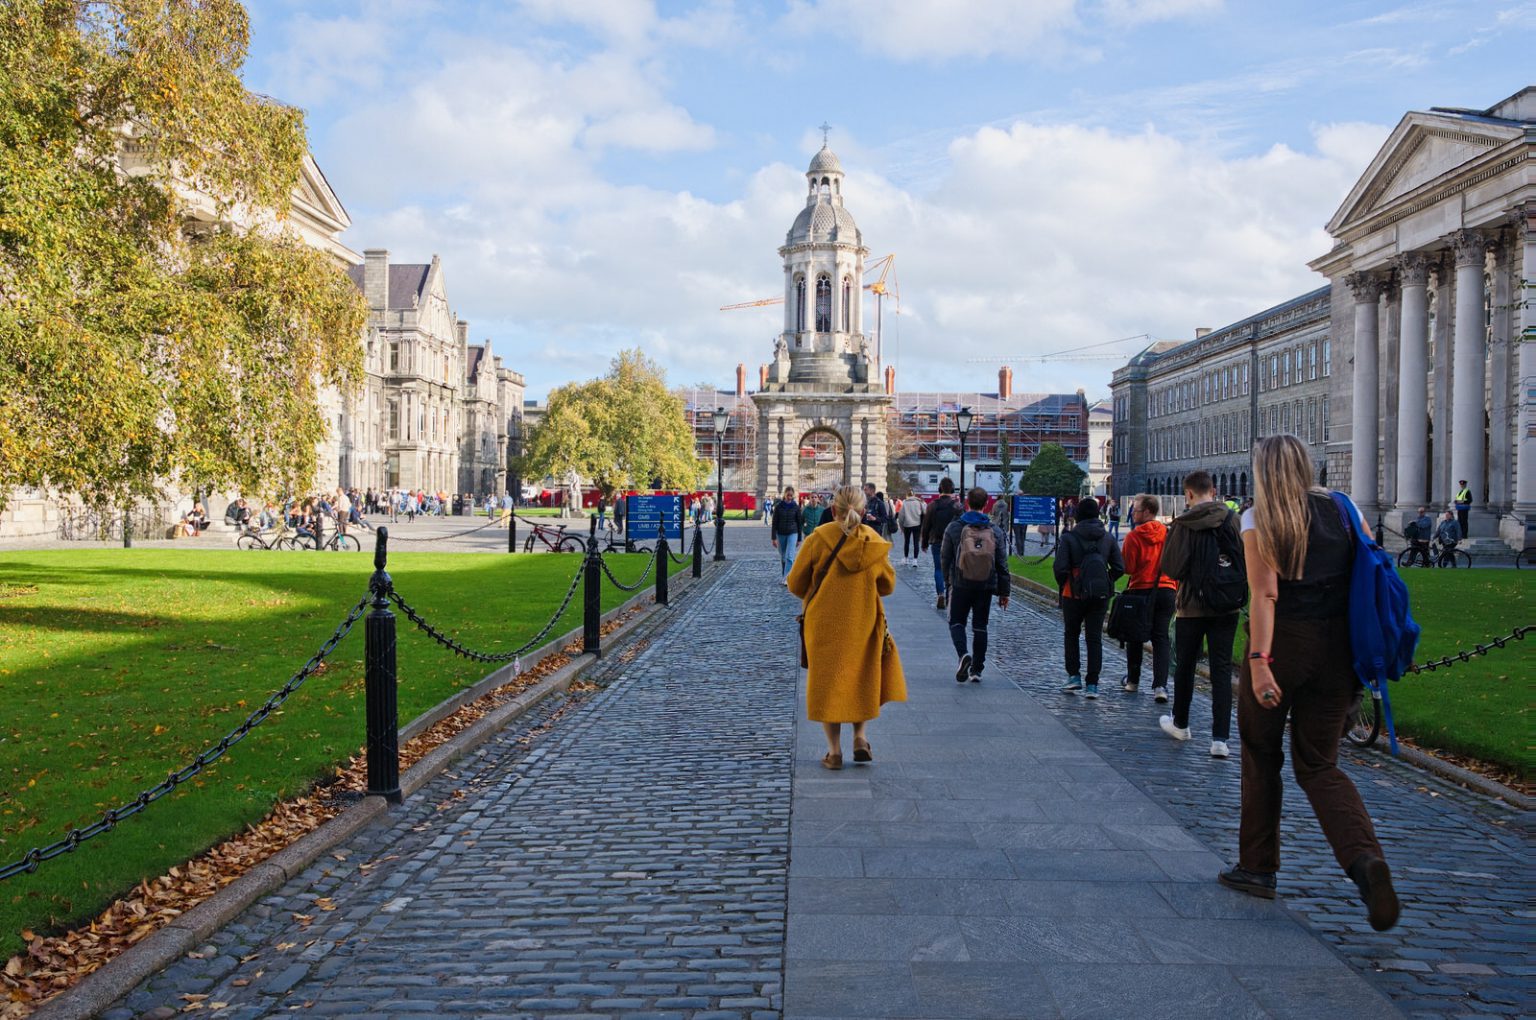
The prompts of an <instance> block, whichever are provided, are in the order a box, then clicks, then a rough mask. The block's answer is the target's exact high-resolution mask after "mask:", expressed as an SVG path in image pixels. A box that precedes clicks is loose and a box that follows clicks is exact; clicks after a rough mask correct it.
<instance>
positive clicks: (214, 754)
mask: <svg viewBox="0 0 1536 1020" xmlns="http://www.w3.org/2000/svg"><path fill="white" fill-rule="evenodd" d="M368 600H369V596H367V595H365V596H363V597H362V598H361V599H359V600H358V601H357V604H356V605H354V606H353V607H352V608H351V610H350V611H348V613H347V618H346V619H345V620H343V621H342V622H341V624H340V625H339V626H337V628H336V630H335V631H334V632H333V633H332V634H331V636H330V637H329V638H328V639H327V640H326V642H325V644H323V645H321V646H320V650H319V651H317V652H316V653H315V654H314V655H312V656H310V658H309V661H308V662H306V663H304V665H303V666H301V667H300V668H299V671H298V672H297V673H294V674H293V676H291V677H289V678H288V682H287V683H285V684H283V686H282V687H281V688H279V689H278V691H277V692H276V693H275V694H273V695H272V696H271V697H270V698H268V699H267V700H266V702H265V703H263V704H262V705H261V707H260V708H257V709H256V710H255V711H254V712H252V713H251V714H250V715H248V716H246V717H245V721H244V722H242V723H241V724H240V725H239V726H236V727H235V728H234V729H233V730H230V731H229V733H227V734H225V735H224V737H223V738H222V739H221V740H220V741H219V742H218V743H217V744H212V745H210V746H208V747H207V748H205V749H204V750H203V752H202V753H201V754H199V755H198V756H197V757H196V758H194V759H192V761H191V762H190V763H188V764H187V765H185V766H183V767H182V768H180V769H177V770H176V771H174V772H172V773H170V774H169V775H167V776H166V777H165V779H163V780H161V781H160V782H159V783H156V784H155V785H154V786H151V787H150V788H149V789H147V790H144V791H143V792H141V793H140V794H139V795H138V796H137V797H135V798H134V799H133V800H130V801H128V802H127V803H125V804H122V805H120V806H119V807H115V808H110V809H108V810H106V811H104V812H102V815H101V817H100V818H98V819H97V820H96V821H94V822H92V823H91V824H90V825H86V826H84V827H81V828H77V829H71V830H69V832H68V834H67V835H65V836H64V838H63V839H60V840H57V841H55V842H53V843H49V844H48V845H47V846H42V847H36V848H34V849H32V850H29V851H27V853H26V855H25V856H23V857H22V858H21V859H20V860H17V861H13V862H12V863H10V864H7V865H4V866H0V882H3V881H5V880H6V879H8V878H14V877H15V876H16V875H21V874H30V873H32V872H34V871H36V870H37V867H38V865H39V864H41V863H42V862H43V861H47V860H52V859H53V858H55V857H60V856H62V855H64V854H67V853H72V852H74V850H75V849H76V848H77V847H79V846H80V844H81V843H84V842H85V841H86V840H88V839H91V838H93V837H95V836H99V835H101V834H102V833H103V832H108V831H110V830H111V829H114V828H116V827H117V823H118V822H121V821H123V820H124V819H125V818H131V817H132V816H134V815H136V814H138V813H139V812H140V811H143V810H144V809H145V808H147V807H149V805H151V804H153V803H154V802H155V801H157V800H159V799H160V798H161V797H164V796H165V795H166V794H168V793H170V792H171V791H172V790H174V789H176V788H177V787H178V786H180V785H181V784H182V783H185V782H186V781H187V780H189V779H191V778H192V777H193V776H196V775H197V774H198V773H200V772H202V771H203V770H204V769H205V768H207V767H208V766H210V765H212V764H213V763H214V762H216V761H218V760H219V759H220V758H222V757H224V755H225V754H227V753H228V752H229V749H230V748H232V747H234V746H235V745H236V744H238V743H240V741H242V740H244V739H245V737H246V735H247V734H249V733H250V732H251V730H253V729H255V728H256V727H257V726H260V725H261V724H262V723H263V722H265V721H266V719H267V717H268V716H270V715H271V714H272V713H273V712H274V711H275V710H276V709H277V708H279V707H280V706H281V705H282V703H283V702H285V701H287V700H288V698H289V697H290V696H291V695H292V694H293V693H294V692H295V691H297V690H298V689H299V688H300V687H302V686H304V682H305V681H306V680H308V679H309V678H310V677H311V676H313V675H314V674H315V672H316V671H317V670H318V669H319V668H320V664H321V663H322V662H324V661H325V659H326V657H327V656H329V655H330V654H331V652H333V651H335V650H336V646H337V645H338V644H340V643H341V640H342V639H343V638H345V637H346V636H347V634H348V633H350V632H351V630H352V626H353V624H355V623H357V621H358V620H360V619H362V616H363V613H364V611H366V610H367V608H368Z"/></svg>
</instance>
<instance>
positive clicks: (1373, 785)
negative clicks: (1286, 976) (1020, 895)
mask: <svg viewBox="0 0 1536 1020" xmlns="http://www.w3.org/2000/svg"><path fill="white" fill-rule="evenodd" d="M898 573H899V576H900V577H901V579H902V580H903V581H905V582H906V583H908V584H910V585H912V586H913V587H914V588H915V589H917V590H918V591H919V592H921V593H922V594H923V596H924V597H925V598H927V599H929V600H930V604H931V600H932V597H933V579H932V572H931V571H927V570H899V571H898ZM991 633H992V640H993V647H994V648H995V649H996V652H995V653H994V654H995V655H996V656H997V667H999V668H998V669H997V672H998V673H999V676H1000V677H1001V676H1006V677H1007V678H1008V679H1010V680H1012V681H1013V682H1014V683H1016V684H1017V685H1018V686H1019V687H1021V688H1023V689H1024V690H1025V691H1028V692H1029V693H1030V694H1031V695H1032V696H1033V697H1034V698H1036V699H1037V700H1038V701H1039V702H1040V703H1041V704H1043V705H1044V706H1045V707H1046V708H1048V709H1049V710H1050V711H1051V712H1052V713H1053V714H1054V715H1055V716H1057V717H1058V718H1060V719H1061V720H1062V721H1063V722H1064V723H1065V724H1066V725H1067V727H1068V728H1069V729H1071V730H1072V732H1073V733H1075V734H1077V736H1078V737H1079V738H1081V739H1082V740H1083V741H1084V743H1086V744H1087V745H1088V746H1089V747H1091V748H1092V749H1093V750H1094V751H1096V752H1097V753H1098V754H1099V755H1101V756H1102V757H1103V758H1104V760H1105V761H1106V762H1108V763H1109V764H1110V765H1112V766H1114V767H1115V768H1116V769H1117V770H1118V771H1119V772H1120V773H1121V775H1123V776H1124V777H1125V778H1126V779H1128V780H1130V782H1131V783H1133V784H1135V785H1136V786H1137V787H1138V788H1140V789H1141V790H1143V791H1144V792H1145V793H1146V794H1147V795H1148V796H1149V797H1150V798H1151V799H1152V800H1154V801H1156V802H1157V803H1159V804H1161V805H1162V806H1163V807H1164V808H1165V809H1166V810H1167V811H1168V812H1169V813H1170V814H1171V815H1172V816H1173V817H1174V818H1175V819H1177V820H1178V821H1179V823H1180V824H1182V825H1184V826H1185V827H1186V829H1187V831H1189V832H1190V833H1191V834H1193V835H1194V836H1196V837H1197V838H1199V839H1200V840H1202V841H1203V842H1204V843H1206V845H1208V846H1210V847H1211V848H1212V849H1213V850H1215V851H1216V852H1217V853H1219V854H1221V855H1223V856H1224V857H1225V858H1226V859H1227V860H1236V856H1237V820H1238V810H1239V785H1238V776H1239V763H1238V745H1237V741H1236V740H1235V739H1234V741H1233V742H1232V757H1231V758H1230V759H1228V760H1227V761H1217V760H1214V759H1212V758H1210V757H1209V755H1208V754H1207V748H1208V747H1209V733H1210V701H1209V697H1208V695H1207V694H1204V693H1202V694H1200V695H1197V697H1196V699H1195V706H1194V709H1193V710H1192V712H1191V714H1190V720H1191V721H1190V726H1191V729H1192V730H1193V731H1194V733H1195V737H1196V739H1194V740H1190V741H1188V742H1187V743H1182V744H1180V743H1176V742H1174V741H1172V740H1169V739H1168V738H1167V737H1166V736H1164V735H1163V733H1162V731H1161V730H1159V729H1158V725H1157V719H1158V716H1159V715H1161V714H1163V712H1165V711H1167V710H1168V706H1165V705H1159V704H1156V703H1155V702H1154V701H1153V700H1152V695H1151V690H1150V683H1149V681H1148V680H1146V679H1145V678H1144V679H1143V680H1142V686H1141V692H1140V693H1139V694H1134V695H1133V694H1124V693H1122V692H1121V691H1120V684H1121V682H1122V680H1123V679H1124V675H1125V673H1124V670H1125V659H1124V654H1123V653H1122V652H1121V651H1120V650H1119V648H1118V646H1116V645H1115V644H1114V643H1113V642H1110V641H1107V640H1106V642H1105V648H1104V674H1103V678H1102V680H1101V684H1100V689H1101V690H1102V691H1103V692H1104V693H1103V694H1101V696H1100V698H1099V700H1098V701H1087V700H1085V699H1083V698H1081V697H1079V696H1076V695H1068V694H1061V693H1059V691H1058V687H1059V685H1060V684H1061V683H1063V682H1064V680H1065V673H1064V672H1063V669H1062V645H1061V622H1060V616H1059V615H1058V614H1057V613H1056V612H1054V611H1052V610H1043V609H1041V608H1039V607H1037V606H1036V605H1035V604H1034V603H1032V602H1030V601H1029V600H1028V599H1024V598H1020V599H1018V600H1017V601H1016V602H1015V603H1014V604H1012V605H1011V606H1010V608H1009V611H1008V612H1006V613H998V612H995V611H994V612H993V614H992V628H991ZM1148 659H1149V660H1150V656H1149V657H1148ZM1149 669H1150V661H1149V662H1148V663H1147V664H1146V665H1144V666H1143V672H1144V673H1145V672H1146V671H1148V670H1149ZM1403 682H1404V683H1445V682H1451V681H1450V680H1447V679H1440V678H1438V677H1428V678H1425V677H1420V678H1414V679H1410V680H1405V681H1403ZM1236 732H1237V730H1236V719H1235V717H1234V720H1233V736H1234V738H1235V737H1236ZM1202 734H1204V736H1202ZM1343 758H1344V764H1345V769H1346V771H1347V772H1348V773H1349V775H1350V778H1352V779H1353V780H1354V782H1355V784H1356V785H1357V786H1358V787H1359V788H1360V791H1361V794H1362V795H1363V796H1364V798H1365V802H1366V806H1367V807H1368V808H1369V809H1370V811H1371V817H1372V820H1373V821H1374V823H1375V825H1376V830H1377V834H1378V835H1379V836H1380V838H1381V841H1382V845H1383V846H1384V847H1385V849H1386V852H1387V856H1388V859H1389V861H1390V862H1391V863H1392V868H1393V875H1394V877H1395V878H1396V883H1397V887H1398V891H1399V894H1400V895H1401V897H1402V900H1403V907H1404V910H1403V919H1402V922H1401V923H1400V924H1399V926H1398V927H1397V928H1396V929H1394V930H1393V931H1391V932H1386V933H1378V932H1374V931H1372V930H1371V928H1370V925H1369V924H1367V923H1366V921H1365V916H1364V909H1363V908H1362V907H1361V906H1360V905H1359V904H1358V902H1357V901H1356V900H1355V899H1354V897H1353V893H1354V886H1353V884H1352V883H1351V882H1350V881H1349V879H1348V878H1347V877H1346V876H1345V875H1344V874H1343V873H1342V872H1341V871H1340V869H1339V867H1338V865H1337V863H1336V862H1335V861H1334V859H1333V855H1332V852H1331V851H1330V850H1329V849H1328V845H1327V842H1326V841H1325V840H1324V839H1323V835H1322V831H1321V830H1320V829H1319V828H1318V826H1317V822H1316V820H1315V819H1314V818H1313V815H1312V812H1311V810H1310V808H1309V807H1308V805H1307V801H1306V796H1305V795H1304V794H1303V793H1302V792H1301V790H1300V788H1299V787H1297V786H1296V785H1295V780H1294V779H1293V778H1292V777H1291V775H1290V772H1289V766H1287V771H1286V780H1287V786H1286V806H1285V812H1284V815H1283V820H1282V825H1283V830H1282V836H1281V847H1282V853H1283V862H1282V866H1281V873H1280V893H1281V896H1282V898H1283V900H1284V902H1285V903H1287V904H1288V905H1289V906H1290V907H1291V908H1292V909H1293V910H1295V911H1296V912H1297V913H1298V914H1299V915H1300V916H1302V917H1303V918H1304V919H1305V920H1306V921H1307V923H1308V924H1309V925H1310V926H1311V927H1312V928H1313V930H1315V931H1317V932H1318V933H1320V934H1321V935H1322V936H1323V937H1324V939H1326V940H1327V941H1328V942H1329V943H1331V944H1332V945H1333V946H1334V947H1335V948H1336V949H1337V950H1338V951H1339V952H1340V953H1342V954H1343V955H1344V956H1345V957H1346V958H1347V959H1348V960H1349V961H1350V963H1351V965H1352V966H1353V967H1354V968H1355V969H1356V970H1357V971H1359V972H1361V973H1363V974H1366V975H1368V976H1369V977H1370V979H1371V980H1372V981H1373V983H1375V985H1376V987H1378V988H1380V989H1381V990H1382V991H1383V992H1384V993H1385V994H1386V995H1387V996H1389V997H1390V998H1391V999H1392V1000H1393V1001H1394V1002H1395V1003H1396V1004H1397V1006H1398V1008H1400V1009H1401V1010H1403V1012H1404V1013H1406V1014H1407V1015H1409V1016H1413V1017H1435V1018H1440V1017H1461V1016H1489V1015H1494V1016H1509V1017H1516V1016H1532V1015H1536V962H1533V959H1532V955H1531V952H1532V946H1533V945H1536V924H1533V921H1532V919H1533V916H1536V913H1533V904H1536V879H1533V875H1536V871H1533V863H1536V861H1533V854H1532V847H1533V841H1532V822H1533V819H1532V818H1531V817H1530V816H1529V815H1525V814H1522V813H1521V812H1519V811H1517V810H1515V809H1514V808H1512V807H1509V806H1507V805H1505V804H1503V803H1501V802H1498V801H1494V800H1492V799H1490V798H1487V797H1484V796H1482V795H1480V794H1475V793H1472V792H1469V791H1467V790H1464V789H1462V788H1461V787H1459V786H1456V785H1455V784H1452V783H1449V782H1445V781H1443V780H1440V779H1438V778H1437V777H1435V776H1432V775H1430V774H1429V773H1426V772H1423V771H1421V770H1419V769H1415V768H1412V767H1411V766H1408V765H1404V764H1402V763H1401V762H1398V761H1396V760H1393V759H1391V758H1389V757H1387V756H1385V755H1381V754H1377V753H1374V752H1368V751H1359V750H1355V749H1348V750H1347V751H1346V753H1345V754H1344V755H1343ZM1212 877H1213V878H1214V876H1212Z"/></svg>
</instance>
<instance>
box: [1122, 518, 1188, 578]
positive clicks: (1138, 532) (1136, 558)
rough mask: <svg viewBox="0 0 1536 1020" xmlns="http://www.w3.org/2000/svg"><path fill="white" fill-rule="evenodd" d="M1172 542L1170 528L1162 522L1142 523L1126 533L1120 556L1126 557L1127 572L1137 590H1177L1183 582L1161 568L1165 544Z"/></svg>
mask: <svg viewBox="0 0 1536 1020" xmlns="http://www.w3.org/2000/svg"><path fill="white" fill-rule="evenodd" d="M1167 541H1168V528H1167V526H1166V525H1164V524H1163V522H1162V521H1142V522H1141V523H1140V524H1138V525H1136V526H1135V527H1134V528H1132V529H1131V530H1130V531H1129V532H1127V533H1126V536H1125V541H1124V542H1122V543H1120V553H1121V555H1122V556H1124V557H1125V572H1126V575H1127V576H1129V577H1130V579H1131V580H1130V585H1129V587H1131V588H1133V589H1138V590H1139V589H1146V588H1168V589H1177V588H1178V587H1179V582H1177V581H1175V580H1174V579H1173V578H1171V577H1169V576H1168V575H1167V574H1165V573H1163V572H1162V571H1161V570H1159V569H1158V566H1159V563H1160V561H1161V560H1162V558H1163V544H1164V543H1165V542H1167Z"/></svg>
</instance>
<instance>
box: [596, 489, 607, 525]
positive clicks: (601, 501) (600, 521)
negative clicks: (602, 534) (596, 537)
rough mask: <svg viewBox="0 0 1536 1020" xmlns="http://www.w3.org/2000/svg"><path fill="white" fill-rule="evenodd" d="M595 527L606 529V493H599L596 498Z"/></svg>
mask: <svg viewBox="0 0 1536 1020" xmlns="http://www.w3.org/2000/svg"><path fill="white" fill-rule="evenodd" d="M597 526H598V527H599V528H606V527H608V494H607V493H606V492H603V493H599V494H598V497H597Z"/></svg>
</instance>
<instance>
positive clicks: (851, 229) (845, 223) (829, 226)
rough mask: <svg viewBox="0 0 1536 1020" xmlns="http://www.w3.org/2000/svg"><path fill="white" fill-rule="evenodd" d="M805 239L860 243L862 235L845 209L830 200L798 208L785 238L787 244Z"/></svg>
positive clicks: (861, 242) (802, 241)
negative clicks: (797, 213) (797, 212)
mask: <svg viewBox="0 0 1536 1020" xmlns="http://www.w3.org/2000/svg"><path fill="white" fill-rule="evenodd" d="M806 241H843V242H850V243H852V244H857V245H862V244H863V243H864V236H863V235H862V234H861V233H859V225H858V224H857V223H855V222H854V221H853V214H852V213H850V212H849V211H848V210H847V209H845V208H843V207H842V206H841V205H833V204H832V203H830V202H815V203H813V204H811V205H807V206H806V207H805V208H804V209H801V210H800V215H799V216H796V217H795V223H794V226H792V227H790V228H789V236H788V238H786V243H788V244H802V243H804V242H806Z"/></svg>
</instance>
